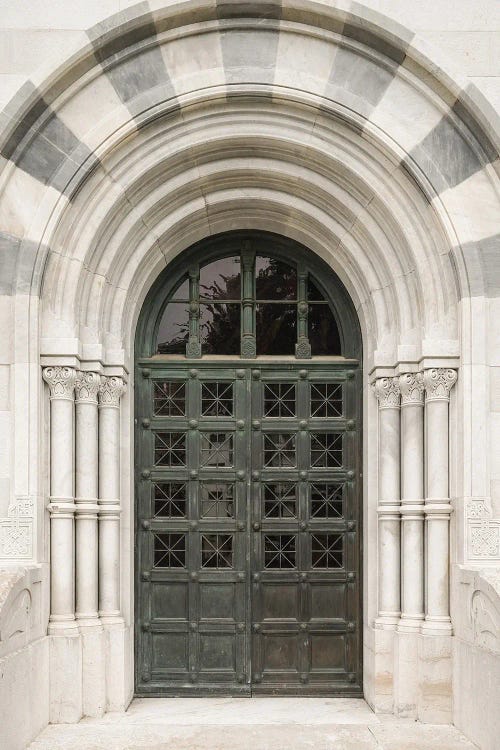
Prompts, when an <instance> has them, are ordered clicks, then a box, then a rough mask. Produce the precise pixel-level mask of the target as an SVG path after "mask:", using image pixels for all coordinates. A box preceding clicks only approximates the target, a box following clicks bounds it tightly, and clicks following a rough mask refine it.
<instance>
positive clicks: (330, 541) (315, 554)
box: [311, 534, 344, 569]
mask: <svg viewBox="0 0 500 750" xmlns="http://www.w3.org/2000/svg"><path fill="white" fill-rule="evenodd" d="M343 564H344V544H343V539H342V536H341V535H339V534H313V535H312V536H311V567H312V568H323V569H329V568H341V567H342V566H343Z"/></svg>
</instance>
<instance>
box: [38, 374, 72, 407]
mask: <svg viewBox="0 0 500 750" xmlns="http://www.w3.org/2000/svg"><path fill="white" fill-rule="evenodd" d="M76 377H77V375H76V370H75V369H74V368H73V367H59V366H57V367H44V369H43V379H44V380H45V382H46V383H47V384H48V386H49V389H50V398H51V400H52V399H56V398H57V399H66V400H69V401H72V400H73V397H74V389H75V383H76Z"/></svg>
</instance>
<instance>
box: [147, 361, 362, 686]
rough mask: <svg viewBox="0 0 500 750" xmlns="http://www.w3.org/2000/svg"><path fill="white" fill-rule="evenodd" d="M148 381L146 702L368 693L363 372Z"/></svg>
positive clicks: (296, 371) (217, 372) (291, 369)
mask: <svg viewBox="0 0 500 750" xmlns="http://www.w3.org/2000/svg"><path fill="white" fill-rule="evenodd" d="M255 364H256V363H255V362H254V363H253V365H254V366H253V368H252V367H250V366H246V365H245V366H241V363H240V362H239V363H238V366H237V367H234V368H231V367H226V366H224V367H223V366H220V365H217V364H216V363H205V362H197V367H196V369H192V368H191V369H188V368H186V367H185V366H182V365H180V364H179V365H178V364H169V365H168V366H166V365H165V363H162V362H154V363H152V362H151V361H148V362H147V366H146V365H145V366H144V367H143V368H140V369H139V372H138V376H137V385H136V388H137V420H136V421H137V430H136V436H137V439H136V461H137V532H136V539H137V563H138V564H137V577H136V592H137V598H136V602H137V617H136V624H137V627H136V690H137V693H138V694H143V695H144V694H145V695H148V694H149V695H169V694H170V695H174V694H210V693H217V692H219V693H224V694H240V695H241V694H250V692H251V691H252V692H261V693H282V694H286V693H290V694H325V695H332V694H343V695H357V694H360V691H361V647H360V639H361V630H360V628H361V620H360V591H359V569H360V563H359V558H360V549H359V531H360V529H359V519H360V507H359V492H358V489H359V488H358V484H357V482H356V481H355V479H356V476H357V474H358V472H359V444H360V443H359V441H360V432H359V397H358V388H357V381H358V378H359V374H358V373H357V371H356V370H354V369H353V370H351V371H349V372H348V371H346V369H345V368H344V367H339V366H338V365H337V366H333V365H332V364H330V363H329V364H328V366H325V365H323V366H321V364H320V363H309V364H308V366H307V367H305V366H304V364H303V363H301V365H300V368H299V367H297V366H296V365H291V364H290V365H286V366H277V365H275V364H272V363H266V364H262V366H259V368H258V369H257V368H255Z"/></svg>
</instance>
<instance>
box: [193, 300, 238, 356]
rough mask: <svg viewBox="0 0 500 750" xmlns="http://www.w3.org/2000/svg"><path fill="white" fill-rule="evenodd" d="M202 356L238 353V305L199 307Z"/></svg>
mask: <svg viewBox="0 0 500 750" xmlns="http://www.w3.org/2000/svg"><path fill="white" fill-rule="evenodd" d="M200 341H201V347H202V349H201V350H202V353H203V354H239V353H240V305H224V304H215V305H208V304H207V305H203V304H202V305H200Z"/></svg>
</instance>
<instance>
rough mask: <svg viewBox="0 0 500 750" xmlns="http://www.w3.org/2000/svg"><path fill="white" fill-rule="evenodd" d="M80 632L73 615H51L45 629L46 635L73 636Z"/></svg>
mask: <svg viewBox="0 0 500 750" xmlns="http://www.w3.org/2000/svg"><path fill="white" fill-rule="evenodd" d="M79 632H80V630H79V627H78V623H77V621H76V620H75V617H74V615H51V616H50V619H49V624H48V627H47V635H54V636H64V635H67V636H70V637H71V636H75V635H78V633H79Z"/></svg>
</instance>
